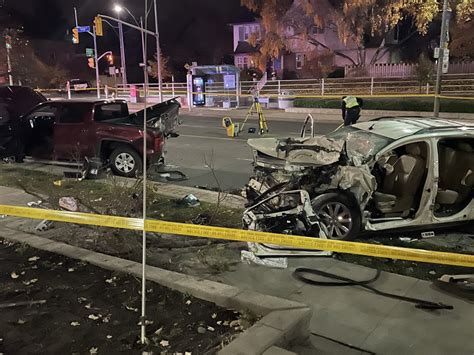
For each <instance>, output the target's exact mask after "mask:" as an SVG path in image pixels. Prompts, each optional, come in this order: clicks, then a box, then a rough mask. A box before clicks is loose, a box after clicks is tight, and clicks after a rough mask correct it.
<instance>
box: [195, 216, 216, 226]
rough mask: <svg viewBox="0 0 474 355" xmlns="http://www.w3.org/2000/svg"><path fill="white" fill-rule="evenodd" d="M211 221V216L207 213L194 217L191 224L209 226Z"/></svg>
mask: <svg viewBox="0 0 474 355" xmlns="http://www.w3.org/2000/svg"><path fill="white" fill-rule="evenodd" d="M210 221H211V216H210V215H209V214H207V213H199V214H198V215H197V216H196V217H194V218H193V219H192V220H191V222H192V223H193V224H199V225H202V226H204V225H208V224H209V222H210Z"/></svg>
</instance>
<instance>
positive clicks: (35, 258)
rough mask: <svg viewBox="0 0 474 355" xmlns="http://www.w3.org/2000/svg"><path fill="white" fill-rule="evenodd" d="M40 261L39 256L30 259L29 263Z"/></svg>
mask: <svg viewBox="0 0 474 355" xmlns="http://www.w3.org/2000/svg"><path fill="white" fill-rule="evenodd" d="M39 259H40V257H39V256H32V257H31V258H28V261H29V262H34V261H38V260H39Z"/></svg>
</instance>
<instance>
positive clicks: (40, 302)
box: [0, 300, 46, 309]
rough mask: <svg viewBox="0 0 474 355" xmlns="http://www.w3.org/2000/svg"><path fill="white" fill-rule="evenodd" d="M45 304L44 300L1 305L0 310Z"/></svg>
mask: <svg viewBox="0 0 474 355" xmlns="http://www.w3.org/2000/svg"><path fill="white" fill-rule="evenodd" d="M45 303H46V300H38V301H22V302H12V303H1V304H0V309H2V308H12V307H21V306H34V305H37V304H45Z"/></svg>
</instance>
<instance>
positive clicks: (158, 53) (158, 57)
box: [154, 0, 163, 102]
mask: <svg viewBox="0 0 474 355" xmlns="http://www.w3.org/2000/svg"><path fill="white" fill-rule="evenodd" d="M154 7H155V31H156V35H155V37H156V72H157V74H158V75H157V76H158V90H159V94H160V102H163V80H162V77H161V48H160V31H159V29H158V8H157V6H156V0H154Z"/></svg>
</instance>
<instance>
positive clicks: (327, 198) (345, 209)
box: [311, 192, 361, 240]
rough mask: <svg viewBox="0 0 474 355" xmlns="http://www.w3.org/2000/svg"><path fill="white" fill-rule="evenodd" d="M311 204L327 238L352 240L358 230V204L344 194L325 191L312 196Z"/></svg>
mask: <svg viewBox="0 0 474 355" xmlns="http://www.w3.org/2000/svg"><path fill="white" fill-rule="evenodd" d="M311 205H312V207H313V211H314V213H315V214H316V216H317V217H318V219H319V223H320V224H322V228H323V230H325V231H326V234H327V237H328V239H335V240H352V239H354V238H355V237H356V236H357V234H358V233H359V232H360V228H361V213H360V209H359V206H357V205H356V204H355V203H354V202H353V201H351V199H350V198H349V197H347V196H346V195H344V194H342V193H336V192H331V193H327V194H324V195H320V196H317V197H316V198H314V199H313V200H312V201H311Z"/></svg>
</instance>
